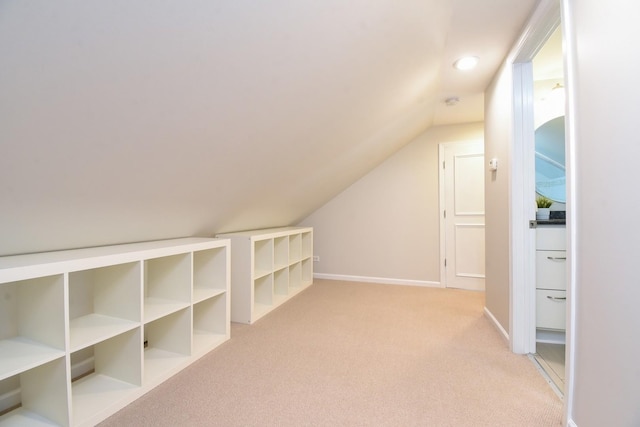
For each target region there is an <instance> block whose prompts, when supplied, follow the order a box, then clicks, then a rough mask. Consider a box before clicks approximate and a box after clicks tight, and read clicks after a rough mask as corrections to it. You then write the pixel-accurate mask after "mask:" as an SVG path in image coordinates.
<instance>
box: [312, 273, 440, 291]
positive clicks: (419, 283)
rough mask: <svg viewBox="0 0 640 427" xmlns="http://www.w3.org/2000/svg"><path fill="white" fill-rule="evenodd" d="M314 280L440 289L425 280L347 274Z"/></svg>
mask: <svg viewBox="0 0 640 427" xmlns="http://www.w3.org/2000/svg"><path fill="white" fill-rule="evenodd" d="M313 278H314V279H326V280H344V281H346V282H365V283H382V284H385V285H405V286H424V287H429V288H440V287H442V286H440V282H430V281H427V280H410V279H393V278H388V277H369V276H351V275H347V274H326V273H314V274H313Z"/></svg>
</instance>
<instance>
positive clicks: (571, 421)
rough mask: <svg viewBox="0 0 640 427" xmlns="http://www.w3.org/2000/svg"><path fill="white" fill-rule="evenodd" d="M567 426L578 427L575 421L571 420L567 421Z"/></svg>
mask: <svg viewBox="0 0 640 427" xmlns="http://www.w3.org/2000/svg"><path fill="white" fill-rule="evenodd" d="M567 426H568V427H578V424H576V423H575V422H574V421H573V420H569V421H567Z"/></svg>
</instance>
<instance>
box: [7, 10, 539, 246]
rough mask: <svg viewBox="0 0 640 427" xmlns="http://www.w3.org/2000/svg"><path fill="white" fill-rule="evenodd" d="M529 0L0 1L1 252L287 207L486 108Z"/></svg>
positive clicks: (235, 224)
mask: <svg viewBox="0 0 640 427" xmlns="http://www.w3.org/2000/svg"><path fill="white" fill-rule="evenodd" d="M533 3H534V0H518V1H515V0H487V1H483V2H479V1H476V0H465V1H455V0H448V1H445V0H407V1H402V2H398V1H393V0H371V1H351V2H344V1H338V0H328V1H323V2H316V1H292V0H272V1H269V2H245V1H216V2H207V1H201V0H185V1H181V2H170V1H160V2H151V1H135V2H131V1H125V0H107V1H102V2H70V1H58V2H50V1H45V0H39V1H38V0H35V1H29V2H17V1H16V2H2V4H0V55H1V56H2V58H3V60H2V61H3V66H2V67H0V93H1V94H2V96H0V143H1V144H2V146H1V148H2V156H1V157H0V200H2V201H3V202H2V210H1V212H0V235H1V236H2V238H1V239H0V254H11V253H23V252H33V251H42V250H52V249H61V248H71V247H81V246H90V245H101V244H112V243H120V242H130V241H139V240H149V239H159V238H169V237H178V236H185V235H212V234H213V233H215V232H221V231H229V230H234V229H247V228H256V227H265V226H275V225H284V224H290V223H294V222H296V221H297V220H299V219H301V218H303V217H304V216H306V215H307V214H309V213H310V212H312V211H313V210H315V209H316V208H318V207H319V206H321V205H322V204H324V203H325V202H326V201H327V200H329V199H330V198H331V197H333V196H334V195H336V194H337V193H339V192H340V191H342V190H343V189H344V188H346V187H347V186H348V185H350V184H351V183H352V182H353V181H354V180H356V179H357V178H359V177H360V176H362V175H363V174H364V173H366V172H367V171H369V170H370V169H372V168H373V167H375V166H376V165H378V164H379V163H380V162H381V161H383V160H384V159H385V158H386V157H388V156H389V155H390V154H391V153H393V152H395V151H396V150H397V149H399V148H400V147H402V146H403V145H404V144H406V143H407V142H408V141H410V140H411V139H412V138H413V137H415V136H416V135H418V134H419V133H420V132H422V131H424V130H425V129H426V128H428V127H429V126H432V125H434V124H448V123H460V122H469V121H478V120H482V117H483V115H482V93H483V91H484V88H485V87H486V86H487V84H488V82H489V79H490V78H491V76H492V75H493V74H494V72H495V69H496V67H497V66H498V64H499V62H500V61H501V60H502V59H503V57H504V55H505V54H506V52H507V49H508V48H509V46H510V45H511V43H512V42H513V39H514V37H515V35H516V34H517V32H518V30H519V29H520V28H521V26H522V24H523V22H524V21H525V19H526V16H527V15H528V13H529V11H530V10H531V8H532V6H533ZM463 54H474V55H478V56H479V57H480V65H479V67H478V69H477V70H476V72H474V73H472V74H471V73H466V74H462V73H460V72H458V71H456V70H454V69H453V68H452V67H451V64H452V63H453V61H454V60H455V59H457V57H458V56H461V55H463ZM450 96H458V97H460V100H461V101H460V103H459V104H458V105H457V106H455V107H446V106H445V105H444V102H443V101H444V99H445V98H447V97H450Z"/></svg>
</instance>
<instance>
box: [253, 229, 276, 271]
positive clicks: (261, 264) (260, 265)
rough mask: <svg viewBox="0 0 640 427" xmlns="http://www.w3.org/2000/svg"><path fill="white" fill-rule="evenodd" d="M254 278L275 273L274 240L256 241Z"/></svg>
mask: <svg viewBox="0 0 640 427" xmlns="http://www.w3.org/2000/svg"><path fill="white" fill-rule="evenodd" d="M253 245H254V260H253V271H254V278H258V277H262V276H264V275H266V274H269V273H271V272H272V271H273V239H264V240H256V241H255V242H254V243H253Z"/></svg>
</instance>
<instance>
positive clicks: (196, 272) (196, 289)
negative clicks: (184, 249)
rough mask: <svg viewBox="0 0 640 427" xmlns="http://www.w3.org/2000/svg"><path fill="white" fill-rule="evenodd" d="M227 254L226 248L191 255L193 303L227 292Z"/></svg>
mask: <svg viewBox="0 0 640 427" xmlns="http://www.w3.org/2000/svg"><path fill="white" fill-rule="evenodd" d="M228 280H229V253H228V250H227V247H226V246H223V247H220V248H213V249H208V250H204V251H197V252H194V254H193V302H194V303H198V302H200V301H204V300H205V299H208V298H213V297H215V296H217V295H219V294H221V293H223V292H226V290H227V283H228Z"/></svg>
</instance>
